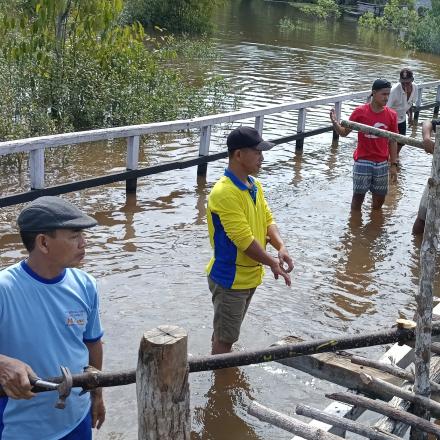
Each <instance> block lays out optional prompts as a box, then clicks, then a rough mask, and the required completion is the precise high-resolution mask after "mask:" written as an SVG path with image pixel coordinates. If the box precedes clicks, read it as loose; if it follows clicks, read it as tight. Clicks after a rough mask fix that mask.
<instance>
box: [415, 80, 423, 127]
mask: <svg viewBox="0 0 440 440" xmlns="http://www.w3.org/2000/svg"><path fill="white" fill-rule="evenodd" d="M417 92H418V96H417V102H416V111H415V112H414V121H415V122H417V121H418V119H419V114H420V110H419V107H420V106H421V105H422V94H423V87H419V88H418V89H417Z"/></svg>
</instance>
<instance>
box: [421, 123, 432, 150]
mask: <svg viewBox="0 0 440 440" xmlns="http://www.w3.org/2000/svg"><path fill="white" fill-rule="evenodd" d="M432 129H433V127H432V122H431V121H424V122H423V125H422V137H423V146H424V147H425V151H426V152H427V153H430V154H433V153H434V141H433V140H432V139H431V132H432Z"/></svg>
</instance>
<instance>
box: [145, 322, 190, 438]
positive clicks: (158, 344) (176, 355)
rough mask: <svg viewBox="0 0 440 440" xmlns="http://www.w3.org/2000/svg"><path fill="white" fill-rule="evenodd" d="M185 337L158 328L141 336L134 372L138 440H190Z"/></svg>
mask: <svg viewBox="0 0 440 440" xmlns="http://www.w3.org/2000/svg"><path fill="white" fill-rule="evenodd" d="M187 340H188V337H187V334H186V331H185V330H184V329H182V328H180V327H176V326H173V325H161V326H159V327H157V328H155V329H153V330H150V331H148V332H146V333H144V335H143V337H142V339H141V343H140V347H139V359H138V366H137V370H136V393H137V404H138V422H139V428H138V439H139V440H170V439H173V440H189V439H190V435H191V417H190V406H189V384H188V371H189V370H188V352H187Z"/></svg>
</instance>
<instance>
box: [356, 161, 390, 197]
mask: <svg viewBox="0 0 440 440" xmlns="http://www.w3.org/2000/svg"><path fill="white" fill-rule="evenodd" d="M368 191H371V192H372V193H373V194H377V195H380V196H385V195H386V194H387V192H388V162H387V161H384V162H372V161H371V160H364V159H359V160H356V161H355V162H354V165H353V192H354V193H355V194H366V193H367V192H368Z"/></svg>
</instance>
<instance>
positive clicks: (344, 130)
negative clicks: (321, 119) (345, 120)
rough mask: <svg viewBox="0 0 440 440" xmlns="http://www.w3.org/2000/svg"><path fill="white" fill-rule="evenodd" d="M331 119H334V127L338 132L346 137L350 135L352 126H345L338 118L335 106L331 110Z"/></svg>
mask: <svg viewBox="0 0 440 440" xmlns="http://www.w3.org/2000/svg"><path fill="white" fill-rule="evenodd" d="M330 120H331V121H332V124H333V128H334V129H335V131H336V133H338V134H339V136H342V137H345V136H348V135H349V134H350V133H351V131H352V130H351V128H347V127H343V126H342V125H341V124H340V123H339V122H338V119H337V118H336V111H335V109H334V108H332V109H331V110H330Z"/></svg>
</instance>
